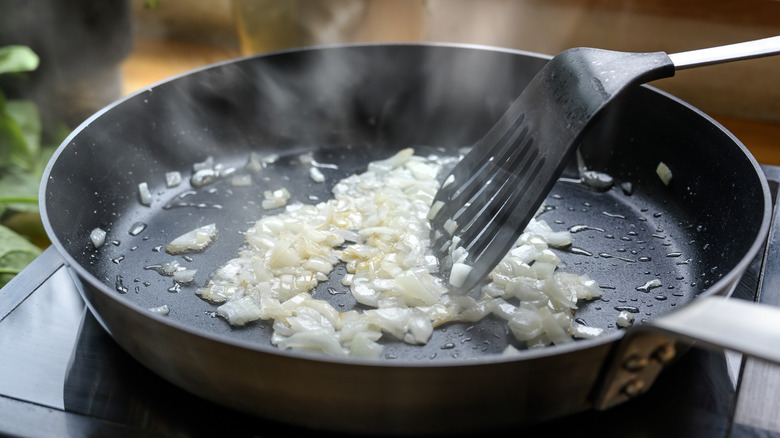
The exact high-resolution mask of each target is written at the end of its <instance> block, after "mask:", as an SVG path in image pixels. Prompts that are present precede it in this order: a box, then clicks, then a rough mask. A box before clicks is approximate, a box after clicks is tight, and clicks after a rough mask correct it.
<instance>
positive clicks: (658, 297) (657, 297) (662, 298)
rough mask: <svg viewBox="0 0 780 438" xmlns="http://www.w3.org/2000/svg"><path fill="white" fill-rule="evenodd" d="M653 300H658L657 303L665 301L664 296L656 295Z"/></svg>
mask: <svg viewBox="0 0 780 438" xmlns="http://www.w3.org/2000/svg"><path fill="white" fill-rule="evenodd" d="M655 299H656V300H658V301H666V296H665V295H656V296H655Z"/></svg>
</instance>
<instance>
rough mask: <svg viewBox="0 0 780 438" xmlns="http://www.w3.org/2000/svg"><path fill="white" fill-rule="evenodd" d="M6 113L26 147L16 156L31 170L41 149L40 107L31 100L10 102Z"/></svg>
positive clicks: (18, 151) (17, 151) (6, 106)
mask: <svg viewBox="0 0 780 438" xmlns="http://www.w3.org/2000/svg"><path fill="white" fill-rule="evenodd" d="M5 113H6V114H7V115H8V116H10V117H11V119H13V121H14V122H15V123H16V125H17V126H18V127H19V133H20V134H21V135H22V137H23V138H24V147H22V148H20V149H19V150H16V151H15V152H16V155H17V157H18V158H19V159H20V160H21V161H22V165H24V166H25V167H27V168H31V167H32V166H33V165H34V164H35V160H36V158H37V157H38V152H39V151H40V148H41V117H40V115H39V114H38V107H37V106H36V105H35V103H33V102H32V101H29V100H8V101H6V103H5Z"/></svg>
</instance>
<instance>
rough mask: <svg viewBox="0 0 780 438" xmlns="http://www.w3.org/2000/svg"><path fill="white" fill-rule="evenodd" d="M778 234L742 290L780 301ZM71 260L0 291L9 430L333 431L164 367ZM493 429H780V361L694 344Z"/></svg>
mask: <svg viewBox="0 0 780 438" xmlns="http://www.w3.org/2000/svg"><path fill="white" fill-rule="evenodd" d="M764 172H765V173H766V175H767V177H768V179H769V180H770V184H771V186H772V190H773V196H775V197H776V196H777V186H778V185H779V184H780V168H778V167H771V166H765V167H764ZM776 210H777V208H776ZM778 239H780V229H776V227H775V226H774V224H773V227H772V228H771V230H770V236H769V239H768V243H767V245H766V248H765V251H763V252H762V253H761V254H760V255H759V256H758V257H757V258H756V259H755V260H754V261H753V262H752V264H751V266H750V268H749V269H748V271H747V273H746V274H745V275H744V276H743V278H742V280H741V281H740V283H739V285H738V286H737V288H736V290H735V292H734V294H733V297H734V298H736V299H744V300H755V301H759V302H761V303H764V304H770V305H776V306H777V305H780V263H778V262H777V260H780V243H778V242H776V241H777V240H778ZM60 263H61V262H59V257H58V256H57V254H56V253H55V250H54V249H52V248H50V249H48V250H46V251H45V252H44V253H43V255H42V256H40V257H39V258H38V259H36V261H34V262H33V264H32V265H30V267H28V268H27V269H26V270H25V271H24V272H23V273H22V274H20V275H19V276H17V278H16V279H15V280H14V281H13V282H12V283H11V284H9V286H7V287H6V288H4V289H2V291H0V435H3V436H23V437H39V436H40V437H49V436H56V437H67V436H79V437H80V436H104V435H106V436H115V437H122V436H139V435H142V436H176V437H190V436H191V437H199V436H214V435H219V436H222V435H226V434H229V435H231V436H233V437H266V436H278V435H282V434H285V435H288V434H290V433H295V434H299V435H317V436H323V435H329V434H328V433H326V432H323V431H316V430H302V429H298V428H295V427H292V426H289V425H286V424H281V423H276V422H273V421H269V420H265V419H258V418H254V417H250V416H247V415H244V414H241V413H238V412H235V411H232V410H230V409H228V408H225V407H222V406H219V405H216V404H214V403H212V402H209V401H206V400H203V399H201V398H198V397H197V396H194V395H191V394H189V393H187V392H185V391H184V390H182V389H180V388H178V387H176V386H174V385H172V384H170V383H168V382H167V381H165V380H163V379H162V378H160V377H158V376H157V375H155V374H153V373H152V372H151V371H149V370H147V369H146V368H144V367H143V366H142V365H140V364H139V363H138V362H136V361H135V359H133V358H132V357H130V356H129V355H128V354H127V353H125V352H124V351H123V350H122V349H121V348H120V347H119V346H118V345H117V344H116V343H115V342H114V341H113V340H112V339H111V338H110V336H109V335H108V334H107V333H106V332H105V331H104V330H103V329H102V327H101V326H100V325H99V324H98V322H97V321H96V320H95V318H94V317H93V316H92V314H91V313H90V312H89V311H88V310H87V308H86V306H85V304H84V302H83V300H82V299H81V297H80V295H79V293H78V290H77V289H76V286H75V285H74V283H73V282H72V280H71V278H70V276H69V273H68V272H67V269H64V268H62V266H61V265H60ZM51 272H53V274H52V275H51V276H48V275H49V274H50V273H51ZM42 277H43V278H42ZM345 415H348V413H345ZM489 432H495V433H496V434H498V433H514V434H518V433H523V434H530V436H536V435H544V436H557V435H559V434H561V435H562V434H564V433H566V434H570V433H574V434H577V435H578V436H586V437H587V436H599V437H607V438H608V437H657V436H685V437H694V438H696V437H707V438H716V437H733V438H741V437H770V436H773V437H774V436H777V437H780V366H778V365H772V364H768V363H765V362H761V361H758V360H755V359H752V358H743V357H742V356H741V355H739V354H737V353H733V352H728V351H714V350H704V349H699V348H695V347H694V348H692V349H691V350H690V351H688V352H687V353H686V354H685V355H683V356H682V358H681V359H679V360H678V361H677V362H676V363H674V364H672V365H671V366H670V367H669V368H668V369H667V370H666V371H665V372H664V373H662V374H661V376H660V377H659V379H658V380H657V381H656V382H655V384H654V385H653V386H652V388H651V389H650V390H649V392H648V393H646V394H644V395H643V396H641V397H639V398H637V399H636V400H633V401H631V402H629V403H625V404H623V405H620V406H617V407H615V408H612V409H609V410H607V411H589V412H584V413H581V414H577V415H573V416H569V417H566V418H563V419H560V420H557V421H553V422H549V423H544V424H540V425H537V426H534V427H530V428H524V429H520V430H518V429H513V430H498V431H494V430H490V431H489Z"/></svg>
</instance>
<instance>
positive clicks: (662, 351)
mask: <svg viewBox="0 0 780 438" xmlns="http://www.w3.org/2000/svg"><path fill="white" fill-rule="evenodd" d="M676 353H677V350H676V349H675V348H674V344H666V345H662V346H660V347H658V348H657V349H656V350H655V352H653V357H654V358H656V359H657V360H658V362H660V363H662V364H666V363H669V362H670V361H671V360H672V359H674V356H675V354H676Z"/></svg>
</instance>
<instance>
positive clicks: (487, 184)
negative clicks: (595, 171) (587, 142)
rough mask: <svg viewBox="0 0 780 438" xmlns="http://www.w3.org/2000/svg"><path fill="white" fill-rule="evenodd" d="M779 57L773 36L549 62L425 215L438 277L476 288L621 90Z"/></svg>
mask: <svg viewBox="0 0 780 438" xmlns="http://www.w3.org/2000/svg"><path fill="white" fill-rule="evenodd" d="M778 52H780V36H776V37H772V38H766V39H762V40H756V41H751V42H744V43H738V44H732V45H727V46H721V47H714V48H709V49H701V50H694V51H690V52H683V53H677V54H672V55H667V54H666V53H664V52H653V53H628V52H615V51H608V50H600V49H591V48H574V49H570V50H566V51H565V52H562V53H561V54H559V55H557V56H555V57H554V58H552V59H551V60H550V61H549V62H548V63H547V64H546V65H545V66H544V67H543V68H542V70H541V71H539V73H538V74H537V75H536V76H535V77H534V78H533V80H532V81H531V82H530V83H529V84H528V86H527V87H526V88H525V89H524V90H523V92H522V93H521V95H520V97H518V98H517V100H515V101H514V103H512V105H511V106H510V107H509V109H508V110H507V111H506V113H505V114H504V115H503V116H502V117H501V119H500V120H499V121H498V122H497V123H496V124H495V125H494V126H493V127H492V128H491V129H490V131H488V133H487V134H486V135H485V136H484V137H483V138H482V139H480V140H479V141H478V142H477V143H476V144H474V146H473V147H472V149H471V150H470V151H469V153H468V154H466V156H465V157H464V158H463V160H462V161H460V162H459V163H458V165H457V166H455V168H454V169H453V170H452V172H451V173H450V175H449V176H448V177H447V179H445V181H444V183H443V184H442V186H441V188H440V189H439V192H438V193H437V194H436V197H435V199H434V202H433V204H432V207H431V211H430V213H429V219H431V225H432V229H431V240H432V249H433V252H434V254H435V255H436V256H437V257H438V258H439V260H440V264H441V269H440V272H441V273H442V274H443V276H444V277H445V278H448V279H449V281H450V285H451V287H452V288H453V289H455V290H460V291H461V292H466V291H469V290H471V289H473V288H474V287H475V286H477V285H478V284H479V283H480V282H481V281H482V280H483V279H484V278H485V277H486V276H487V275H488V274H489V273H490V271H491V270H492V269H493V268H494V267H495V266H496V265H497V264H498V263H499V262H500V261H501V259H502V258H503V257H504V256H505V255H506V253H507V252H508V251H509V250H510V249H511V248H512V247H513V245H514V244H515V242H516V240H517V238H518V237H519V236H520V234H522V232H523V230H524V229H525V227H526V226H527V225H528V223H529V222H530V220H531V219H532V218H533V216H534V214H535V213H536V211H537V209H538V208H539V207H540V205H541V204H542V202H543V201H544V199H545V197H546V196H547V194H548V192H549V191H550V189H551V188H552V186H553V185H554V184H555V181H556V180H557V179H558V177H559V176H560V174H561V172H562V171H563V168H564V167H565V165H566V163H567V161H568V160H569V158H570V157H571V154H572V153H573V152H574V151H575V149H576V145H577V144H578V141H579V139H580V137H581V135H582V134H583V132H585V130H586V129H587V128H588V126H589V125H590V123H591V122H592V121H593V120H594V119H595V118H596V116H597V115H598V114H599V113H600V112H601V111H602V110H604V109H605V108H607V107H608V105H609V103H610V102H611V101H612V100H613V99H614V98H615V97H616V96H617V95H619V94H620V93H621V92H623V91H624V90H626V89H628V88H629V87H631V86H635V85H638V84H641V83H644V82H648V81H652V80H655V79H660V78H664V77H670V76H673V75H674V72H675V71H676V70H680V69H684V68H691V67H698V66H703V65H710V64H716V63H722V62H729V61H736V60H740V59H748V58H756V57H761V56H768V55H773V54H777V53H778Z"/></svg>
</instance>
